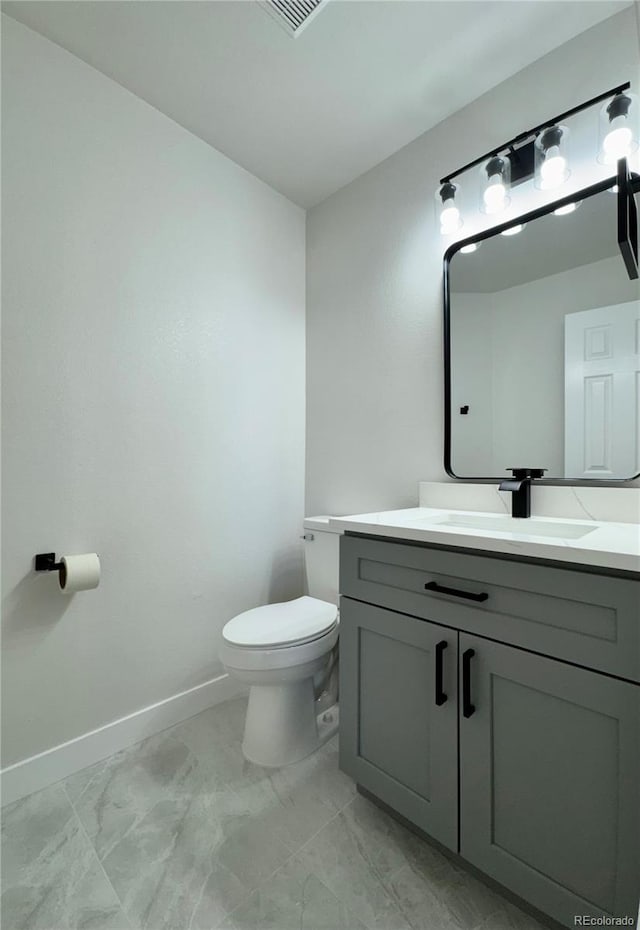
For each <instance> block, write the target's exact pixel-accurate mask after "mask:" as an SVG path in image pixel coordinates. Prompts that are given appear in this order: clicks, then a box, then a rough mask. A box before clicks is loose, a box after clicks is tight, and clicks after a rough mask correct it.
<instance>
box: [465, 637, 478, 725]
mask: <svg viewBox="0 0 640 930" xmlns="http://www.w3.org/2000/svg"><path fill="white" fill-rule="evenodd" d="M475 654H476V652H475V649H467V650H466V651H465V652H463V653H462V716H463V717H471V716H472V715H473V714H474V713H475V709H476V707H475V704H472V703H471V660H472V659H473V657H474V655H475Z"/></svg>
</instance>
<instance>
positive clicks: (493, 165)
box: [480, 155, 511, 213]
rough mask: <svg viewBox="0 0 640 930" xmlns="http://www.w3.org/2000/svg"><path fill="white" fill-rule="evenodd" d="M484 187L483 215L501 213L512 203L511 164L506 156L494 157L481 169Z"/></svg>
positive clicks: (481, 206) (481, 205) (481, 202)
mask: <svg viewBox="0 0 640 930" xmlns="http://www.w3.org/2000/svg"><path fill="white" fill-rule="evenodd" d="M480 176H481V179H482V181H483V184H484V187H483V190H482V199H481V201H480V209H481V210H482V212H483V213H501V212H502V211H503V210H505V209H506V208H507V207H508V206H509V204H510V203H511V197H510V196H509V190H510V187H511V162H510V161H509V158H508V157H507V156H506V155H505V156H502V157H501V156H499V155H494V156H493V157H492V158H490V159H489V161H488V162H487V163H486V164H484V165H483V166H482V168H481V169H480Z"/></svg>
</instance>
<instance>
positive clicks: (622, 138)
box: [602, 116, 633, 162]
mask: <svg viewBox="0 0 640 930" xmlns="http://www.w3.org/2000/svg"><path fill="white" fill-rule="evenodd" d="M616 123H618V125H617V126H616ZM624 123H625V117H624V116H619V117H618V119H615V120H614V121H613V122H612V124H611V126H612V128H611V129H610V130H609V132H608V133H607V134H606V136H605V137H604V140H603V142H602V148H603V150H604V154H605V158H606V159H607V161H608V162H613V161H617V160H618V159H619V158H624V157H625V156H626V155H630V154H631V143H632V142H633V133H632V131H631V128H630V127H629V126H625V125H624ZM620 124H622V125H620ZM613 127H615V128H613Z"/></svg>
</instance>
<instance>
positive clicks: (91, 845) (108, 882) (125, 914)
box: [60, 784, 137, 930]
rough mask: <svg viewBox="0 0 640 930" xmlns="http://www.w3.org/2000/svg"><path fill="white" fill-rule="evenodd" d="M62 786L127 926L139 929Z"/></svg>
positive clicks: (131, 929)
mask: <svg viewBox="0 0 640 930" xmlns="http://www.w3.org/2000/svg"><path fill="white" fill-rule="evenodd" d="M60 787H61V788H62V790H63V791H64V796H65V797H66V799H67V801H68V802H69V804H70V805H71V810H72V811H73V813H74V816H75V818H76V820H77V821H78V823H79V824H80V829H81V831H82V835H83V836H84V837H85V839H86V841H87V843H88V844H89V846H90V847H91V851H92V852H93V855H94V856H95V858H96V861H97V863H98V865H99V867H100V871H101V872H102V874H103V875H104V877H105V880H106V882H107V884H108V885H109V888H111V890H112V891H113V893H114V895H115V897H116V901H117V902H118V904H119V905H120V910H121V911H122V914H123V915H124V919H125V920H126V922H127V926H128V927H129V928H130V930H137V928H136V926H135V924H133V923H132V922H131V920H130V919H129V915H128V913H127V910H126V908H125V906H124V904H123V903H122V901H121V900H120V895H119V894H118V892H117V891H116V889H115V888H114V887H113V883H112V882H111V879H110V878H109V876H108V875H107V871H106V869H105V867H104V865H103V864H102V861H101V859H100V856H99V855H98V850H97V849H96V847H95V845H94V843H93V842H92V841H91V837H90V836H89V834H88V833H87V829H86V827H85V825H84V823H83V822H82V818H81V817H80V814H79V813H78V811H77V810H76V806H75V804H74V803H73V801H72V800H71V798H70V797H69V792H68V791H67V789H66V787H65V786H64V784H62V785H61V786H60Z"/></svg>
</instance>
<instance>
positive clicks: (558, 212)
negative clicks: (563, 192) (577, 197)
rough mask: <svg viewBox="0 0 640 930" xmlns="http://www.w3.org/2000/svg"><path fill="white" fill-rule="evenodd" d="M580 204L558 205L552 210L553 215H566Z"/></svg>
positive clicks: (573, 211)
mask: <svg viewBox="0 0 640 930" xmlns="http://www.w3.org/2000/svg"><path fill="white" fill-rule="evenodd" d="M579 206H580V203H579V202H578V203H575V202H574V203H566V204H565V205H564V207H558V209H557V210H554V211H553V215H554V216H566V215H567V214H568V213H575V211H576V210H577V209H578V207H579Z"/></svg>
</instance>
